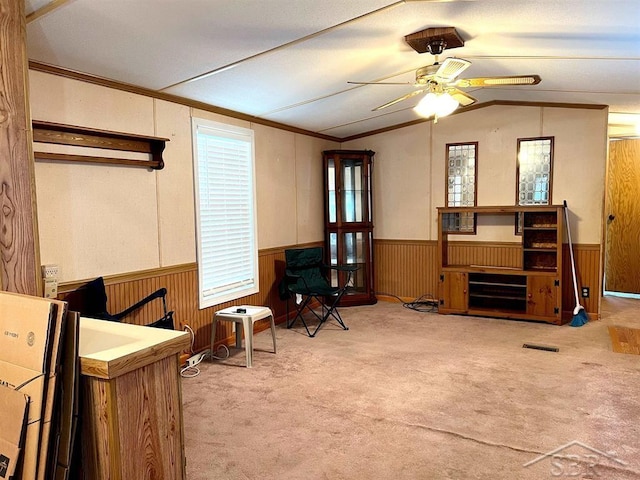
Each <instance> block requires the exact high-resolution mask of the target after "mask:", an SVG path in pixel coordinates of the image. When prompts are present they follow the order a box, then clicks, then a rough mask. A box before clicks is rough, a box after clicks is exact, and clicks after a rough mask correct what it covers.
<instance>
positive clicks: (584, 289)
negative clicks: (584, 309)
mask: <svg viewBox="0 0 640 480" xmlns="http://www.w3.org/2000/svg"><path fill="white" fill-rule="evenodd" d="M582 298H589V287H582Z"/></svg>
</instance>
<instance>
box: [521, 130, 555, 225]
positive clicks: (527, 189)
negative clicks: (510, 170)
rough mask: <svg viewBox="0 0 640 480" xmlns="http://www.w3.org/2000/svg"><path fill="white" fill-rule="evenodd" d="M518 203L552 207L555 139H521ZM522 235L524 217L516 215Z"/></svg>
mask: <svg viewBox="0 0 640 480" xmlns="http://www.w3.org/2000/svg"><path fill="white" fill-rule="evenodd" d="M516 175H517V179H518V181H517V183H516V203H517V204H518V205H551V180H552V178H553V137H540V138H519V139H518V162H517V174H516ZM520 234H522V215H521V214H519V213H518V214H516V235H520Z"/></svg>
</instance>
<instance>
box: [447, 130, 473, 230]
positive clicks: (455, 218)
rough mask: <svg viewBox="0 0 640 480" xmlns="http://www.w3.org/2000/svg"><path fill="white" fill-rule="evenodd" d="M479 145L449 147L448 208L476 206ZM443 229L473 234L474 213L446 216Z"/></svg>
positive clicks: (466, 144) (463, 144) (461, 144)
mask: <svg viewBox="0 0 640 480" xmlns="http://www.w3.org/2000/svg"><path fill="white" fill-rule="evenodd" d="M477 160H478V144H477V142H474V143H459V144H448V145H447V206H448V207H473V206H475V205H476V190H477V188H476V179H477V174H476V172H477ZM443 220H444V225H443V226H442V228H443V229H444V231H447V232H460V233H473V232H475V228H476V222H475V215H474V214H473V213H451V214H447V215H444V218H443Z"/></svg>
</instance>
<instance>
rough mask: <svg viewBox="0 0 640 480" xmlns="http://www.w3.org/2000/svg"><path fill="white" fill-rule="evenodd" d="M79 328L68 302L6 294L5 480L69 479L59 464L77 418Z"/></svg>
mask: <svg viewBox="0 0 640 480" xmlns="http://www.w3.org/2000/svg"><path fill="white" fill-rule="evenodd" d="M68 321H69V322H68ZM77 324H78V322H77V315H69V316H67V304H66V303H65V302H61V301H58V300H52V299H44V298H39V297H31V296H27V295H18V294H14V293H8V292H0V407H1V408H2V410H1V411H2V414H1V415H0V479H5V478H7V479H9V478H15V479H22V480H45V479H49V478H53V476H54V475H55V477H56V478H66V473H65V472H68V468H65V467H68V463H67V465H61V467H58V466H57V463H58V458H59V456H60V457H62V463H63V464H64V462H65V456H66V454H67V447H68V445H67V442H68V441H69V442H71V441H72V440H69V439H67V438H66V437H64V438H63V436H62V432H63V431H64V432H66V433H65V435H66V434H67V433H69V431H71V432H73V427H72V425H73V421H72V420H73V419H74V418H77V335H78V333H77V332H78V328H77ZM65 338H66V339H67V341H66V342H65ZM74 349H75V351H74ZM63 357H65V361H64V364H63V362H62V358H63ZM63 365H64V367H65V368H64V369H63V368H62V366H63ZM62 372H64V373H65V376H66V377H68V378H67V379H66V381H65V382H64V383H65V384H66V385H67V388H66V389H65V390H66V394H65V395H64V396H65V397H66V401H67V402H70V405H65V404H64V403H63V401H62V399H63V393H65V391H63V389H62V388H61V385H62V383H63V382H62V381H61V379H62ZM69 378H70V380H69ZM68 389H70V391H68ZM63 413H64V415H63ZM69 425H71V427H69ZM60 450H64V452H60ZM67 460H68V457H67ZM58 471H60V472H61V473H58Z"/></svg>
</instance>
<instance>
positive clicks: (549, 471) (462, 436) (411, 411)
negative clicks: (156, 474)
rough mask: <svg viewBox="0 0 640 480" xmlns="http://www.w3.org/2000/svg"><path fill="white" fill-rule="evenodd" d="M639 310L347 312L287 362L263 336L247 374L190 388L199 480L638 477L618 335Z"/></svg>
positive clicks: (296, 337)
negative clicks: (586, 314)
mask: <svg viewBox="0 0 640 480" xmlns="http://www.w3.org/2000/svg"><path fill="white" fill-rule="evenodd" d="M639 306H640V301H633V300H628V299H613V300H612V301H608V300H607V302H605V304H604V306H603V319H602V320H601V321H591V322H589V323H587V324H586V325H584V326H582V327H579V328H573V327H570V326H569V325H565V326H561V327H558V326H553V325H546V324H539V323H530V322H516V321H508V320H495V319H488V318H474V317H463V316H454V315H450V316H443V315H437V314H426V313H418V312H414V311H411V310H408V309H406V308H403V307H402V306H401V305H400V304H394V303H383V302H380V303H378V304H377V305H374V306H367V307H351V308H344V309H342V312H343V317H344V319H345V322H346V323H347V325H348V326H349V327H350V330H349V331H342V330H340V329H339V328H338V327H337V326H336V325H335V324H333V323H329V324H327V325H326V326H325V327H324V328H323V329H321V330H320V332H319V333H318V335H317V337H316V338H308V337H307V336H305V335H302V334H301V332H302V328H301V327H300V326H299V325H298V326H296V327H295V328H294V329H292V330H287V329H285V328H284V326H279V327H278V334H277V340H278V353H277V355H274V354H273V353H269V352H268V350H269V349H270V347H271V344H270V341H271V338H270V334H269V332H268V331H265V332H261V333H259V334H257V335H256V337H255V344H256V348H257V349H261V350H262V351H260V350H259V351H256V353H255V355H254V360H253V365H254V367H253V368H252V369H247V368H244V367H243V366H242V365H244V355H243V353H242V352H241V351H237V352H236V353H235V354H234V355H233V356H232V357H231V358H230V359H229V360H227V361H226V362H224V363H221V362H216V363H208V362H204V363H203V364H201V367H202V368H201V370H202V373H201V374H200V375H199V376H198V377H196V378H193V379H184V380H183V399H184V419H185V436H186V456H187V473H188V478H189V480H205V479H207V480H209V479H220V480H226V479H229V480H231V479H252V480H253V479H274V480H275V479H279V480H282V479H292V480H293V479H296V480H297V479H300V480H304V479H331V480H333V479H367V480H375V479H381V480H382V479H385V480H386V479H391V478H393V479H523V480H526V479H541V478H558V477H561V478H565V477H569V478H606V479H638V478H640V435H639V434H640V427H639V425H640V398H639V395H638V385H639V383H640V363H639V362H638V357H637V356H635V355H621V354H617V353H614V352H612V351H611V344H610V340H609V335H608V332H607V327H608V326H609V325H612V324H616V325H623V326H626V327H631V328H633V327H640V319H638V318H637V317H638V313H639V308H638V307H639ZM524 343H530V344H536V345H544V346H554V347H558V348H559V352H557V353H553V352H548V351H542V350H535V349H525V348H522V345H523V344H524ZM546 454H549V455H546ZM552 454H553V455H552ZM525 465H526V466H525Z"/></svg>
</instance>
